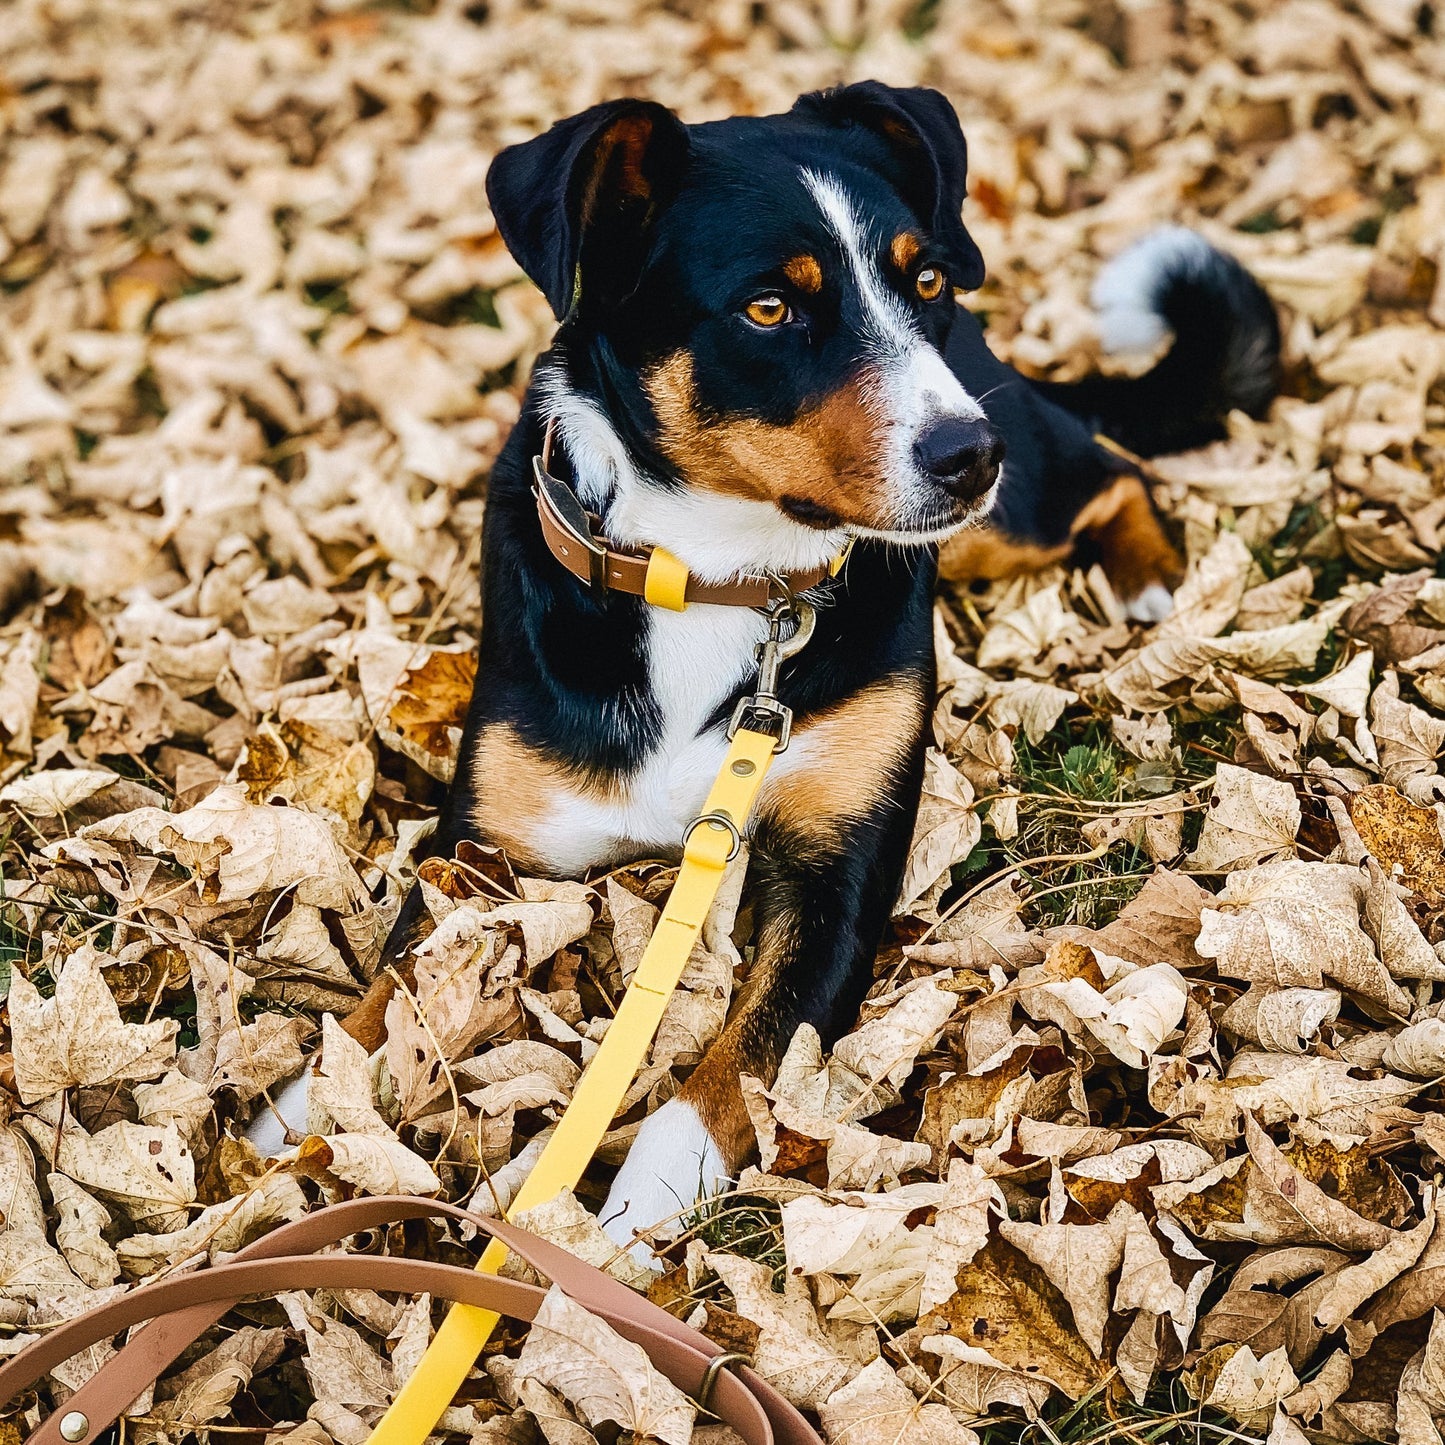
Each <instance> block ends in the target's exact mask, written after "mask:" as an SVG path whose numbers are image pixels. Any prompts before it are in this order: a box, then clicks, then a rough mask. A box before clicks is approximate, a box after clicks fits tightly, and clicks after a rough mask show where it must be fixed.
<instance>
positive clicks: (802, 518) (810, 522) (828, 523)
mask: <svg viewBox="0 0 1445 1445" xmlns="http://www.w3.org/2000/svg"><path fill="white" fill-rule="evenodd" d="M778 506H779V507H780V508H781V509H782V511H783V513H784V515H785V516H788V517H790V518H792V520H793V521H795V522H801V523H802V525H803V526H805V527H813V528H815V529H816V530H817V531H819V532H832V531H836V530H837V529H838V528H839V527H841V526H842V525H843V519H842V517H840V516H839V515H838V514H837V512H835V511H833V509H832V508H831V507H825V506H823V505H822V504H821V503H820V502H814V501H812V500H811V499H810V498H808V497H795V496H786V497H783V498H782V500H781V501H779V503H778Z"/></svg>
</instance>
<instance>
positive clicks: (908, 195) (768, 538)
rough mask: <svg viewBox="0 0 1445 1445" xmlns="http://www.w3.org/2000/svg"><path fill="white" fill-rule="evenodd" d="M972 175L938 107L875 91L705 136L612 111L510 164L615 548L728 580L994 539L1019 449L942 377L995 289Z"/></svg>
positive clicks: (573, 426)
mask: <svg viewBox="0 0 1445 1445" xmlns="http://www.w3.org/2000/svg"><path fill="white" fill-rule="evenodd" d="M966 171H967V151H966V147H965V143H964V138H963V132H962V131H961V129H960V128H959V124H958V118H957V116H956V115H955V114H954V112H953V108H952V107H951V106H950V105H949V103H948V102H947V101H946V100H945V99H944V98H943V97H942V96H941V95H939V94H938V93H937V92H935V91H930V90H900V89H894V88H892V87H889V86H885V85H880V84H877V83H875V82H865V83H863V84H859V85H851V86H847V87H845V88H843V89H840V90H834V91H828V92H821V93H818V94H815V95H809V96H805V97H803V98H802V99H801V100H799V101H798V103H797V104H796V105H795V106H794V107H793V109H792V110H791V111H790V112H789V113H788V114H786V115H779V116H767V117H762V118H756V119H754V118H736V119H732V120H725V121H717V122H713V123H710V124H705V125H697V126H685V125H683V124H682V122H680V121H679V120H678V119H677V117H676V116H674V115H673V114H672V113H671V112H670V111H668V110H666V109H664V108H663V107H662V106H659V105H655V104H652V103H650V102H645V101H632V100H623V101H614V102H610V103H608V104H605V105H600V106H595V107H594V108H593V109H591V110H588V111H585V112H583V113H582V114H581V115H578V116H574V117H572V118H571V119H570V120H565V121H562V122H561V123H560V124H558V125H556V126H554V127H553V128H552V129H551V130H550V131H548V132H547V133H546V134H545V135H543V136H540V137H538V138H537V139H536V140H532V141H528V142H526V143H525V144H522V145H518V146H513V147H511V148H509V149H507V150H504V151H503V152H502V153H501V154H500V155H499V156H498V157H497V158H496V160H495V162H494V163H493V165H492V169H491V174H490V176H489V177H488V193H489V196H490V199H491V204H492V209H493V212H494V213H495V215H496V219H497V224H498V226H499V228H500V230H501V233H502V236H503V238H504V239H505V240H506V242H507V244H508V246H509V247H510V248H511V250H512V253H513V255H515V256H516V258H517V260H518V261H519V262H520V263H521V265H522V267H523V269H524V270H525V271H526V272H527V274H528V275H529V276H530V277H531V278H532V279H533V281H535V282H536V283H537V285H538V286H539V287H540V288H541V289H542V291H543V292H544V293H545V295H546V297H547V299H548V301H549V302H550V303H551V306H552V309H553V311H554V312H555V313H556V315H557V317H558V319H559V321H561V322H562V327H561V330H560V332H559V336H558V347H557V350H556V353H555V358H554V362H553V366H552V369H551V370H550V371H549V372H548V373H547V374H546V375H544V377H543V384H544V386H545V387H547V388H549V389H550V394H551V399H552V403H553V406H554V409H555V410H557V411H558V412H559V414H560V419H561V421H562V425H563V431H564V435H565V437H566V439H567V441H568V444H569V450H570V451H571V452H572V453H573V454H574V458H575V457H577V456H578V455H581V456H582V457H583V460H584V465H583V466H582V467H581V468H580V470H582V471H584V472H585V471H587V465H586V458H587V457H589V456H590V457H591V458H592V461H593V462H595V463H596V465H597V467H600V468H601V469H602V470H603V471H605V472H607V473H608V474H609V475H610V476H611V478H612V482H613V484H614V486H618V487H620V490H621V493H622V495H619V496H617V497H613V498H610V499H609V504H612V503H615V510H614V511H612V512H609V517H608V521H609V525H610V526H613V527H614V528H615V527H616V525H617V522H618V520H619V518H618V516H617V513H619V512H620V513H621V521H622V523H623V526H622V530H623V531H631V532H633V533H646V532H649V531H650V532H652V533H654V534H655V535H651V536H637V537H636V538H635V539H636V540H645V541H653V542H663V543H665V544H666V545H669V546H672V547H674V548H675V549H680V551H681V554H682V555H683V556H684V560H686V561H688V562H689V563H690V564H691V565H693V566H694V569H695V570H697V566H698V561H699V560H701V561H702V562H703V564H704V565H703V570H710V571H722V570H728V569H729V568H730V567H732V566H733V564H739V565H741V564H744V563H746V562H748V561H753V562H765V563H768V564H770V565H801V564H802V559H803V557H804V556H805V555H807V554H809V552H810V549H811V550H812V551H817V550H818V549H819V547H820V546H821V547H823V549H824V550H826V547H827V546H831V545H833V544H834V542H835V541H836V538H837V537H838V535H839V534H840V533H842V532H844V531H851V532H854V533H858V534H862V535H873V536H884V537H887V538H889V539H890V540H895V541H916V542H923V541H928V540H934V539H937V538H939V537H942V536H945V535H947V534H948V533H949V532H952V531H953V530H955V529H956V528H957V527H959V526H961V525H963V524H964V523H966V522H968V521H970V520H972V519H974V518H976V517H978V516H981V515H982V514H983V512H985V511H986V510H987V508H988V505H989V503H990V502H991V501H992V497H993V492H994V488H995V485H996V482H997V479H998V472H999V463H1000V460H1001V456H1002V445H1001V442H1000V440H999V438H998V436H997V434H996V433H995V432H994V431H993V430H992V429H991V428H990V427H989V425H988V423H987V421H986V420H985V419H984V416H983V412H982V410H981V408H980V407H979V405H978V404H977V402H976V401H975V400H974V399H973V398H972V397H970V396H969V395H968V393H967V392H966V391H965V390H964V388H963V386H962V385H961V384H960V383H959V381H958V380H957V378H956V377H955V376H954V375H953V373H952V371H950V369H949V368H948V366H947V365H946V364H945V363H944V360H943V357H942V350H943V345H944V341H945V339H946V337H947V334H948V331H949V327H950V325H951V323H952V321H953V319H954V316H955V314H956V313H955V301H954V292H955V291H956V290H959V289H963V290H967V289H971V288H973V287H977V286H978V285H979V284H980V283H981V282H982V280H983V258H982V257H981V255H980V254H979V251H978V247H977V246H976V245H975V244H974V242H973V239H972V238H971V237H970V236H969V234H968V232H967V231H966V230H965V229H964V226H963V222H962V220H961V218H960V211H961V208H962V205H963V200H964V191H965V177H966ZM584 480H585V479H584ZM595 490H596V488H595V486H594V492H595ZM596 500H599V501H600V500H601V499H600V498H596ZM679 531H680V532H681V533H682V536H681V537H680V536H679V535H678V534H679ZM661 533H667V535H661ZM724 534H727V535H726V536H725V535H724ZM709 537H711V538H712V540H713V542H714V544H715V545H714V546H713V547H712V548H711V549H708V548H707V546H706V543H707V541H708V539H709ZM629 540H631V539H629ZM729 544H734V545H729ZM749 547H753V548H760V549H761V550H763V551H765V552H768V553H770V555H768V556H762V557H759V556H753V557H751V558H749V557H746V556H745V555H743V554H745V553H746V552H747V550H748V548H749ZM689 548H690V549H691V551H692V552H693V553H694V554H695V555H694V556H691V557H690V556H688V555H687V552H688V550H689ZM719 549H721V551H722V552H723V553H728V554H730V553H733V552H736V553H737V554H738V555H736V556H731V555H729V556H728V557H726V558H725V559H723V560H719V558H718V556H717V553H718V551H719ZM699 552H706V553H707V554H708V555H706V556H703V557H702V558H700V559H699V558H698V557H697V555H696V554H698V553H699Z"/></svg>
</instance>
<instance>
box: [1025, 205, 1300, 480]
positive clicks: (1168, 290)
mask: <svg viewBox="0 0 1445 1445" xmlns="http://www.w3.org/2000/svg"><path fill="white" fill-rule="evenodd" d="M1093 302H1094V307H1095V309H1096V310H1097V311H1098V313H1099V322H1100V331H1101V334H1102V338H1103V342H1104V348H1105V350H1107V351H1110V352H1120V351H1134V350H1145V349H1148V348H1149V347H1152V346H1154V345H1156V344H1157V343H1158V342H1159V341H1160V340H1161V339H1162V338H1163V337H1164V336H1165V334H1166V333H1167V332H1170V331H1172V332H1173V333H1174V343H1173V345H1172V346H1171V347H1170V348H1169V351H1168V352H1167V354H1166V355H1165V356H1164V358H1163V360H1161V361H1160V362H1159V364H1158V365H1157V366H1155V367H1154V368H1153V369H1152V370H1151V371H1149V372H1147V373H1146V374H1145V375H1143V376H1140V377H1134V378H1128V377H1103V376H1096V377H1090V378H1088V379H1086V380H1084V381H1081V382H1077V383H1074V384H1073V385H1060V384H1056V383H1046V384H1044V387H1043V390H1044V391H1045V393H1046V394H1047V395H1048V397H1049V399H1050V400H1051V401H1054V402H1057V403H1058V404H1059V405H1060V406H1062V407H1064V408H1065V409H1066V410H1068V411H1071V412H1073V413H1074V414H1075V415H1076V416H1078V417H1080V418H1082V419H1083V420H1084V421H1085V423H1086V424H1087V425H1089V426H1091V427H1092V428H1093V429H1094V430H1095V431H1099V432H1103V433H1104V435H1105V436H1108V437H1111V438H1113V440H1115V441H1116V442H1119V443H1120V444H1121V445H1123V446H1125V447H1127V448H1128V449H1129V450H1130V451H1132V452H1137V453H1138V454H1139V455H1140V456H1146V457H1148V456H1156V455H1158V454H1159V453H1161V452H1177V451H1184V450H1186V449H1188V448H1189V447H1197V446H1203V445H1204V443H1206V442H1209V441H1213V440H1215V439H1216V438H1217V437H1220V436H1223V435H1224V418H1225V416H1226V414H1227V413H1228V412H1229V411H1230V410H1232V409H1233V408H1235V407H1238V408H1239V409H1240V410H1241V411H1245V412H1248V413H1249V414H1250V415H1251V416H1259V415H1261V414H1262V413H1263V412H1264V410H1265V408H1266V407H1267V406H1268V405H1269V403H1270V400H1271V399H1272V398H1273V397H1274V394H1275V392H1276V391H1277V390H1278V388H1279V344H1280V343H1279V321H1278V319H1277V318H1276V316H1275V313H1274V307H1273V305H1272V304H1271V303H1270V299H1269V297H1268V296H1266V295H1265V293H1264V288H1263V287H1262V286H1260V284H1259V282H1258V281H1256V280H1255V279H1254V277H1253V276H1251V275H1250V274H1249V272H1248V271H1246V270H1245V269H1244V267H1243V266H1241V265H1240V264H1239V262H1238V261H1236V260H1235V259H1234V258H1233V257H1232V256H1227V255H1225V253H1224V252H1223V251H1218V250H1216V249H1215V248H1214V247H1213V246H1211V245H1210V244H1209V242H1208V241H1206V240H1205V239H1204V237H1203V236H1201V235H1199V234H1198V232H1196V231H1190V230H1186V229H1185V228H1184V227H1182V226H1168V227H1165V228H1164V229H1162V230H1158V231H1153V232H1151V233H1150V234H1149V235H1147V236H1145V237H1144V238H1143V239H1142V240H1140V241H1136V242H1135V243H1134V244H1133V245H1132V246H1130V247H1129V248H1128V250H1126V251H1124V252H1123V253H1121V254H1120V255H1119V256H1117V257H1115V259H1114V260H1112V261H1111V262H1110V263H1109V264H1108V265H1107V266H1105V268H1104V269H1103V270H1102V271H1101V272H1100V273H1099V276H1098V279H1097V280H1096V281H1095V282H1094V291H1093Z"/></svg>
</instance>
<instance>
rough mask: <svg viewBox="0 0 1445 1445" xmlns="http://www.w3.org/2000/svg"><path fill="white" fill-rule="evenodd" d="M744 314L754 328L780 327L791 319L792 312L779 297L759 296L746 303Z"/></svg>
mask: <svg viewBox="0 0 1445 1445" xmlns="http://www.w3.org/2000/svg"><path fill="white" fill-rule="evenodd" d="M744 314H745V315H746V316H747V318H748V320H749V321H751V322H752V323H753V325H754V326H781V325H782V324H783V322H785V321H791V320H792V319H793V313H792V310H791V309H790V308H789V306H788V303H787V302H786V301H784V300H783V298H782V297H781V296H759V297H758V298H757V299H756V300H754V301H749V302H748V304H747V308H746V310H745V312H744Z"/></svg>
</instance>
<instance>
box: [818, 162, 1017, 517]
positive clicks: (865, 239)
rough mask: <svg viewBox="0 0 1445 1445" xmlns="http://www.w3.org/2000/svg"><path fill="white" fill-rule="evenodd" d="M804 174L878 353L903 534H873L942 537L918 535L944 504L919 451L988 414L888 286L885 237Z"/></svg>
mask: <svg viewBox="0 0 1445 1445" xmlns="http://www.w3.org/2000/svg"><path fill="white" fill-rule="evenodd" d="M802 174H803V184H804V185H805V186H806V187H807V188H808V191H809V193H810V194H811V195H812V197H813V199H814V201H815V202H816V203H817V205H818V209H819V210H820V211H821V212H822V213H823V219H824V220H825V221H826V222H827V224H828V229H829V230H830V231H831V232H832V233H833V236H834V238H835V239H836V240H837V242H838V245H839V247H840V248H841V250H842V252H843V258H844V261H845V263H846V264H847V267H848V271H849V274H850V276H851V279H852V281H853V284H854V286H856V287H857V290H858V297H859V300H860V302H861V304H862V308H863V318H864V321H863V325H864V344H865V346H866V348H867V350H868V352H870V353H871V357H870V360H871V362H872V367H871V368H870V369H871V370H872V371H873V372H874V374H875V376H876V381H874V382H873V383H872V384H871V385H869V386H868V387H867V390H866V399H867V402H868V405H869V407H870V409H871V410H872V412H873V414H874V415H875V416H876V418H877V420H878V423H879V425H880V426H881V427H883V428H884V429H885V434H884V438H883V457H884V474H885V476H886V478H887V481H888V487H889V490H890V492H891V493H892V503H893V507H894V510H895V511H896V513H897V515H898V523H899V530H898V532H897V533H872V534H871V535H875V536H886V537H889V538H890V539H892V538H894V537H897V538H900V539H901V538H903V537H905V536H907V540H910V541H923V540H925V537H926V536H932V535H934V534H933V533H925V534H921V535H920V534H918V529H920V528H926V527H927V526H928V525H929V519H931V518H932V517H933V516H934V515H936V512H937V499H936V497H935V496H931V495H930V492H931V491H932V488H931V486H930V484H929V483H928V481H927V480H926V479H925V478H924V477H923V476H921V475H920V473H919V471H918V466H917V463H916V462H915V461H914V459H913V445H914V443H915V442H916V441H917V440H918V438H919V437H920V436H921V435H922V433H923V431H924V430H925V428H927V427H928V426H929V425H930V424H931V423H933V422H935V421H939V420H942V419H943V418H945V417H960V418H963V419H964V420H967V421H976V420H979V419H981V418H982V417H983V408H982V407H981V406H979V404H978V403H977V402H976V401H975V400H974V399H973V398H972V397H971V396H970V395H969V394H968V392H967V391H965V390H964V387H963V384H962V383H961V382H960V381H959V379H958V378H957V377H956V376H955V375H954V374H953V371H952V368H950V367H949V365H948V363H947V362H946V361H945V360H944V359H943V357H942V356H941V355H939V353H938V351H937V350H936V349H935V347H934V346H933V345H932V343H931V342H929V341H928V339H927V338H926V337H925V336H924V335H923V334H922V332H921V331H920V330H919V329H918V327H917V325H916V324H915V322H914V319H913V316H912V315H911V314H910V312H909V310H908V308H907V307H906V306H905V305H904V304H903V301H902V300H901V299H900V298H899V297H898V296H897V295H896V294H895V293H894V292H892V291H890V290H889V289H888V287H887V285H886V284H885V283H884V280H883V275H882V272H881V271H880V270H879V269H878V259H877V257H878V251H879V248H880V245H881V241H880V238H878V237H876V236H874V235H872V234H870V230H869V227H868V225H867V223H866V222H865V221H864V220H863V219H862V218H861V217H860V215H859V210H858V207H857V206H856V205H855V204H854V203H853V201H852V200H851V199H850V197H849V196H848V193H847V191H845V190H844V189H843V187H842V185H840V184H839V182H838V181H837V180H836V179H835V178H834V177H832V176H825V175H820V174H819V173H818V172H817V171H809V170H805V171H803V173H802ZM990 500H991V498H990ZM985 509H986V508H980V509H979V510H980V511H982V510H985ZM956 525H957V524H956V523H955V524H951V525H948V526H945V527H942V528H941V529H939V530H938V532H937V533H936V535H937V536H940V537H942V536H947V535H948V534H949V533H950V532H952V531H954V530H955V528H956ZM909 533H913V534H914V535H912V536H908V535H907V534H909Z"/></svg>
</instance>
